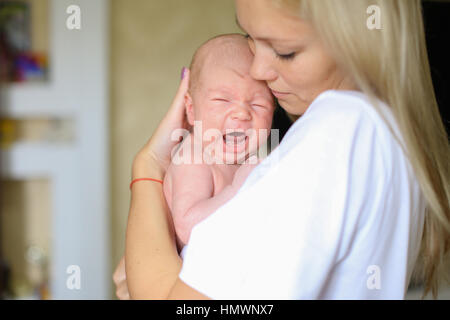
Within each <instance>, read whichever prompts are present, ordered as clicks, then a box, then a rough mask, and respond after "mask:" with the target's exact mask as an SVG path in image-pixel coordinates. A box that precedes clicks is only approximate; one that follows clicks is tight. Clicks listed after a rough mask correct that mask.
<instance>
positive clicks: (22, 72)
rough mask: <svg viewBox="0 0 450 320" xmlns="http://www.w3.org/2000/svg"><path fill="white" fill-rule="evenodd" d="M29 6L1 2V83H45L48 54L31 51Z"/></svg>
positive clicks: (26, 4)
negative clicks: (38, 81) (43, 81)
mask: <svg viewBox="0 0 450 320" xmlns="http://www.w3.org/2000/svg"><path fill="white" fill-rule="evenodd" d="M30 25H31V15H30V5H29V3H27V2H24V1H0V80H3V81H7V82H24V81H34V80H46V74H47V55H46V54H44V53H38V52H33V50H32V46H31V43H32V39H31V27H30Z"/></svg>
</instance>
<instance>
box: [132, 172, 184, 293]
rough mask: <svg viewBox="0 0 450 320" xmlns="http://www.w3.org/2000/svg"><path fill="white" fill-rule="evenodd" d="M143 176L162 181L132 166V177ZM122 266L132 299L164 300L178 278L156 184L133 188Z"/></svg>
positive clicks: (174, 252)
mask: <svg viewBox="0 0 450 320" xmlns="http://www.w3.org/2000/svg"><path fill="white" fill-rule="evenodd" d="M144 177H149V178H156V179H161V180H162V178H163V174H162V173H161V172H160V171H159V170H157V169H154V168H152V167H151V166H150V165H146V166H145V167H143V166H140V167H139V165H133V178H134V179H135V178H144ZM125 264H126V274H127V283H128V289H129V292H130V296H131V298H132V299H165V298H167V297H168V295H169V293H170V291H171V289H172V288H173V286H174V284H175V282H176V280H177V278H178V274H179V272H180V270H181V266H182V261H181V258H180V257H179V256H178V253H177V248H176V243H175V232H174V227H173V222H172V219H171V217H170V214H169V209H168V207H167V205H166V201H165V199H164V194H163V189H162V185H161V184H160V183H157V182H151V181H141V182H138V183H135V184H134V185H133V189H132V193H131V205H130V212H129V216H128V226H127V235H126V250H125Z"/></svg>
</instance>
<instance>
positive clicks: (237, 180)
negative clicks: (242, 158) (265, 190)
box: [232, 155, 262, 190]
mask: <svg viewBox="0 0 450 320" xmlns="http://www.w3.org/2000/svg"><path fill="white" fill-rule="evenodd" d="M261 161H262V160H260V159H258V158H257V156H256V155H254V156H251V157H250V158H249V159H248V160H247V161H246V162H245V163H244V164H242V165H241V166H240V167H239V169H237V170H236V173H235V174H234V178H233V182H232V186H233V187H234V188H235V189H236V190H238V189H239V188H240V187H241V186H242V185H243V184H244V182H245V180H247V177H248V175H249V174H250V172H252V170H253V169H254V168H255V167H257V166H258V164H260V163H261Z"/></svg>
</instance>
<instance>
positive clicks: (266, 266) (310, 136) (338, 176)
mask: <svg viewBox="0 0 450 320" xmlns="http://www.w3.org/2000/svg"><path fill="white" fill-rule="evenodd" d="M314 108H315V109H314V110H313V112H309V113H307V114H306V115H305V116H304V118H301V119H300V120H299V121H300V122H299V123H295V124H294V127H293V128H291V130H290V132H288V134H287V135H286V138H285V139H286V140H283V141H282V143H281V144H280V146H279V147H278V148H277V149H276V150H275V151H274V152H273V153H272V154H271V155H269V157H268V158H266V159H265V160H264V161H263V162H262V163H261V164H260V165H259V166H258V167H257V168H255V169H254V171H253V172H252V173H251V175H250V176H249V178H248V181H247V182H246V183H245V184H244V186H243V188H242V189H241V190H240V191H239V193H238V194H237V195H236V196H235V197H234V198H233V199H232V200H231V201H229V202H228V203H226V204H225V205H224V206H222V207H221V208H219V209H218V210H217V211H216V212H215V213H214V214H212V215H211V216H209V217H208V218H207V219H205V220H204V221H203V222H201V223H200V224H198V225H197V226H195V227H194V229H193V230H192V234H191V239H190V242H189V245H188V247H187V250H186V254H185V257H184V261H183V267H182V270H181V273H180V278H181V280H183V281H184V282H185V283H187V284H188V285H190V286H191V287H193V288H195V289H196V290H198V291H200V292H201V293H203V294H205V295H207V296H209V297H211V298H213V299H316V298H318V297H320V294H321V291H322V290H323V288H324V287H325V285H326V283H327V279H328V278H329V275H330V273H331V272H332V270H333V267H334V266H335V264H336V262H337V261H338V260H339V259H342V257H343V256H344V255H345V254H346V250H347V248H348V247H349V243H350V242H351V239H352V237H354V235H355V232H356V226H357V225H358V223H361V221H363V220H365V219H368V215H370V214H371V212H370V210H369V209H368V208H370V204H371V201H374V197H376V196H377V194H378V193H377V192H378V191H379V190H378V191H377V192H373V193H372V190H376V189H377V188H378V189H379V186H380V185H383V184H385V182H386V181H381V180H383V179H384V178H383V177H384V176H385V168H384V164H383V157H382V156H381V155H380V147H379V144H380V142H379V141H378V137H377V133H376V130H375V125H374V123H373V121H371V118H370V117H369V116H368V115H367V114H365V113H364V112H363V111H362V110H361V109H360V108H358V106H354V105H352V104H346V103H343V104H342V105H339V104H336V103H335V104H330V103H328V101H323V102H322V105H316V106H314ZM380 176H381V177H380ZM375 177H378V178H377V179H376V178H375ZM371 197H372V198H371ZM344 234H345V236H344Z"/></svg>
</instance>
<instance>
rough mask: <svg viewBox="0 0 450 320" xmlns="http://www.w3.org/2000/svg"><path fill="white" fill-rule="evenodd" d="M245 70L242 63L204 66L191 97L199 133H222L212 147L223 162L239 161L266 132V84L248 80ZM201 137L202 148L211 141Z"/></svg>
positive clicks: (270, 102)
mask: <svg viewBox="0 0 450 320" xmlns="http://www.w3.org/2000/svg"><path fill="white" fill-rule="evenodd" d="M249 70H250V68H249V66H248V65H246V64H245V63H244V64H243V63H238V64H221V65H214V66H208V67H207V69H205V70H203V71H202V75H201V79H202V80H201V81H200V84H199V86H198V89H197V90H196V92H195V93H194V94H193V97H192V98H193V108H192V109H193V113H194V114H193V118H194V120H195V121H202V131H203V133H205V132H206V131H207V130H208V129H217V130H218V131H220V133H221V135H222V136H221V138H220V139H218V140H216V141H215V143H218V144H219V145H215V147H219V148H220V149H221V150H222V151H223V160H224V162H225V161H226V160H225V159H228V160H229V159H234V161H233V162H234V163H236V162H241V161H242V160H243V159H245V157H247V156H248V154H249V153H250V154H252V153H254V152H255V151H256V150H257V149H258V147H259V146H260V145H261V144H262V143H265V142H266V141H267V137H268V135H269V134H270V129H271V126H272V118H273V112H274V109H275V107H274V99H273V96H272V94H271V92H270V90H269V89H268V87H267V85H266V83H265V82H263V81H256V80H254V79H252V78H251V76H250V74H249ZM188 114H189V111H188ZM188 118H189V117H188ZM191 120H192V117H191ZM191 120H190V122H191V125H192V124H193V123H192V121H191ZM249 129H253V130H249ZM202 136H203V141H204V144H203V146H204V147H205V146H207V145H208V143H211V142H210V141H211V140H210V137H206V139H205V135H202ZM205 140H206V141H205ZM227 154H228V155H227ZM225 157H227V158H225ZM227 162H229V161H227Z"/></svg>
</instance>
